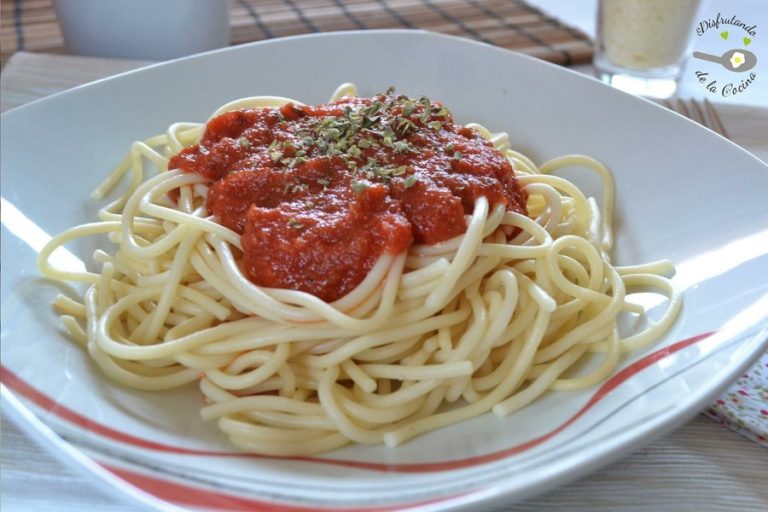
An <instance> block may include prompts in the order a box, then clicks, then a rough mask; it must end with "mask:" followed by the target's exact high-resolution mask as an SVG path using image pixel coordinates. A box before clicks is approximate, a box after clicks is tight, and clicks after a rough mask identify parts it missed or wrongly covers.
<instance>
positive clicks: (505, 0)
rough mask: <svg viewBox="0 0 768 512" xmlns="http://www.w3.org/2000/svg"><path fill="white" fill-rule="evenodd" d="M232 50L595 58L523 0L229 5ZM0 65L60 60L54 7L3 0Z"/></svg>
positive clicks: (273, 0) (303, 0)
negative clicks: (420, 41)
mask: <svg viewBox="0 0 768 512" xmlns="http://www.w3.org/2000/svg"><path fill="white" fill-rule="evenodd" d="M229 1H230V6H231V8H230V23H231V26H232V32H231V33H232V35H231V40H232V44H240V43H245V42H249V41H259V40H263V39H270V38H273V37H283V36H290V35H296V34H307V33H312V32H327V31H335V30H360V29H377V28H418V29H425V30H431V31H434V32H442V33H446V34H452V35H457V36H462V37H468V38H471V39H476V40H478V41H483V42H485V43H490V44H493V45H497V46H501V47H504V48H509V49H511V50H516V51H519V52H522V53H526V54H528V55H532V56H534V57H538V58H540V59H544V60H547V61H550V62H554V63H557V64H562V65H566V66H567V65H571V64H581V63H585V62H588V61H589V60H590V59H591V58H592V45H591V42H590V40H589V38H588V37H587V36H585V35H584V34H583V33H581V32H579V31H578V30H576V29H574V28H572V27H569V26H567V25H564V24H562V23H560V22H559V21H557V20H555V19H554V18H551V17H549V16H547V15H546V14H544V13H542V12H541V11H539V10H538V9H536V8H534V7H531V6H530V5H528V4H526V3H525V2H524V1H523V0H229ZM0 5H1V6H2V9H1V10H0V59H1V60H2V63H3V64H4V63H5V61H6V60H7V59H8V58H9V57H10V56H11V55H12V54H13V53H14V52H16V51H19V50H24V51H32V52H45V53H65V52H66V49H65V48H64V42H63V40H62V36H61V31H60V30H59V25H58V21H57V19H56V12H55V11H54V8H53V0H1V1H0Z"/></svg>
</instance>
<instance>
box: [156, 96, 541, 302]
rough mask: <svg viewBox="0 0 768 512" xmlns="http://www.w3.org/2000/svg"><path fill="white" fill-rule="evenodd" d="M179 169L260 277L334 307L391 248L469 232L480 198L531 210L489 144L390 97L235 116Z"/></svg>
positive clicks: (222, 121) (443, 115) (435, 110)
mask: <svg viewBox="0 0 768 512" xmlns="http://www.w3.org/2000/svg"><path fill="white" fill-rule="evenodd" d="M169 168H170V169H182V170H183V171H185V172H193V173H198V174H200V175H202V176H204V177H205V178H207V179H208V180H210V189H209V192H208V198H207V203H208V209H209V211H210V212H211V213H212V214H213V215H216V216H217V217H218V219H219V221H220V222H221V224H222V225H224V226H226V227H228V228H230V229H232V230H234V231H236V232H238V233H239V234H241V235H242V245H243V252H244V255H243V270H244V271H245V273H246V274H247V276H248V278H249V279H250V280H252V281H253V282H254V283H256V284H258V285H262V286H268V287H275V288H287V289H292V290H301V291H305V292H308V293H311V294H313V295H315V296H317V297H319V298H321V299H323V300H325V301H329V302H330V301H334V300H336V299H338V298H340V297H342V296H344V295H345V294H346V293H348V292H350V291H351V290H352V289H354V288H355V286H357V285H358V284H359V283H360V282H361V281H362V280H363V279H364V278H365V276H366V274H367V273H368V272H369V271H370V269H371V268H372V267H373V265H374V263H375V262H376V260H377V259H378V258H379V257H380V256H381V255H383V254H384V253H387V252H388V253H391V254H398V253H401V252H403V251H405V250H407V249H408V247H409V246H410V245H411V244H412V243H419V244H435V243H438V242H442V241H445V240H448V239H450V238H453V237H455V236H457V235H460V234H462V233H463V232H464V231H465V229H466V222H465V220H464V215H465V214H471V213H472V210H473V208H474V204H475V201H476V200H477V198H478V197H481V196H484V197H486V198H487V199H488V201H489V203H490V204H491V206H494V205H497V204H504V205H506V208H507V210H510V211H516V212H520V213H523V214H525V213H526V210H525V200H526V197H525V193H524V191H523V190H522V189H521V188H520V186H519V184H518V182H517V180H516V178H515V175H514V172H513V170H512V166H511V165H510V164H509V162H508V161H507V159H506V158H505V157H504V156H503V155H502V154H501V153H500V152H499V151H497V150H496V149H494V148H493V146H492V145H491V143H490V142H488V141H486V140H485V139H483V138H482V137H481V136H480V134H479V133H478V132H477V131H475V130H473V129H470V128H466V127H463V126H461V125H458V124H455V123H454V122H453V118H452V116H451V114H450V112H449V111H448V110H447V109H446V108H445V107H443V106H442V105H440V104H439V103H433V102H431V101H430V100H429V99H427V98H424V97H422V98H419V99H410V98H407V97H405V96H395V95H394V93H392V92H391V91H387V93H385V94H381V95H379V96H375V97H373V98H343V99H341V100H339V101H337V102H334V103H329V104H322V105H316V106H308V105H297V104H293V103H290V104H287V105H284V106H282V107H280V108H260V109H244V110H238V111H232V112H226V113H224V114H221V115H219V116H217V117H216V118H214V119H212V120H211V121H210V122H209V123H208V125H207V127H206V129H205V132H204V134H203V136H202V138H201V140H200V142H199V144H196V145H194V146H190V147H188V148H186V149H184V150H182V151H181V152H180V153H178V154H177V155H175V156H173V157H172V158H171V161H170V164H169Z"/></svg>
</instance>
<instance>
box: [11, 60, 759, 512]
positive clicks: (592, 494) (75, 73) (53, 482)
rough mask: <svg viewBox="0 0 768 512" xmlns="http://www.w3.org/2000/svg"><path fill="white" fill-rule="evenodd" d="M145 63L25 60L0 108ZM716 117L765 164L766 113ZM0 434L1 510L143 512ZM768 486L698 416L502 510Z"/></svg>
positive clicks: (684, 499) (713, 501)
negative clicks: (593, 470)
mask: <svg viewBox="0 0 768 512" xmlns="http://www.w3.org/2000/svg"><path fill="white" fill-rule="evenodd" d="M143 64H145V62H141V61H121V60H112V59H93V58H85V57H72V56H62V55H55V56H54V55H44V54H30V53H24V52H19V53H16V54H15V55H14V56H13V57H11V59H10V60H9V62H8V63H7V65H6V67H5V68H4V69H3V72H2V76H1V77H0V93H1V94H0V98H1V102H2V104H1V107H2V110H3V111H5V110H7V109H9V108H12V107H14V106H17V105H21V104H23V103H26V102H28V101H32V100H34V99H37V98H40V97H44V96H47V95H50V94H53V93H55V92H58V91H60V90H64V89H68V88H70V87H73V86H76V85H79V84H81V83H85V82H88V81H91V80H95V79H98V78H101V77H105V76H109V75H113V74H116V73H119V72H123V71H126V70H129V69H134V68H136V67H139V66H141V65H143ZM582 70H583V71H589V68H582ZM717 110H718V113H719V115H720V117H721V118H722V121H723V123H724V125H725V127H726V129H727V130H728V133H729V134H730V136H731V139H732V140H733V141H734V142H736V143H737V144H740V145H742V146H743V147H745V148H747V149H748V150H750V151H751V152H752V153H754V154H755V155H756V156H758V157H759V158H761V159H763V160H764V161H768V137H765V128H766V125H768V123H767V121H768V109H764V108H755V107H749V106H733V105H724V104H718V105H717ZM3 149H5V150H7V149H8V148H3ZM2 426H3V429H2V473H1V474H2V498H1V499H2V501H1V502H0V503H1V504H2V509H3V510H7V511H25V512H26V511H37V510H56V511H70V510H71V511H75V510H78V511H80V510H103V511H128V510H136V505H135V504H134V503H133V502H129V501H127V500H126V499H125V498H122V497H120V496H116V495H114V494H113V493H112V492H111V491H110V490H109V489H105V488H104V486H103V484H99V483H98V482H95V481H94V480H92V479H90V478H88V477H87V476H86V475H84V474H82V473H81V472H80V471H79V470H75V469H72V468H70V467H68V466H66V465H64V464H62V463H61V462H59V460H58V459H56V458H55V457H53V456H52V455H51V454H50V453H49V452H48V451H47V450H46V449H45V448H43V447H41V446H39V445H38V444H37V442H36V441H34V440H33V439H32V438H30V437H29V436H28V435H27V434H25V433H24V432H23V429H24V427H23V426H19V425H17V424H15V423H14V422H12V421H6V422H4V424H3V425H2ZM767 479H768V451H766V450H765V449H764V448H762V447H760V446H759V445H757V444H756V443H754V442H752V441H749V440H747V439H746V438H744V437H741V436H740V435H738V434H736V433H734V432H732V431H730V430H728V429H726V428H724V427H722V426H720V425H718V424H717V423H715V422H714V421H712V420H710V419H708V418H705V417H703V416H697V417H696V418H694V419H693V420H692V421H691V422H690V423H688V424H687V425H685V426H683V427H682V428H680V429H679V430H677V431H676V432H674V433H672V434H670V435H668V436H666V437H664V438H662V439H659V440H657V441H656V442H654V443H653V444H651V445H650V446H648V447H646V448H644V449H642V450H640V451H638V452H636V453H633V454H631V455H629V456H627V457H626V458H624V459H623V460H621V461H619V462H617V463H615V464H613V465H611V466H609V467H607V468H605V469H603V470H601V471H598V472H597V473H593V474H590V475H585V476H584V478H582V479H580V480H578V481H576V482H573V483H571V484H570V485H567V486H565V487H562V488H560V489H558V490H555V491H552V492H549V493H547V494H546V495H543V496H540V497H537V498H535V499H531V500H528V501H525V502H522V503H517V504H510V505H507V506H505V507H503V508H502V509H501V510H505V511H506V510H508V511H512V510H627V511H628V510H649V509H653V510H656V509H658V510H707V511H708V510H739V511H741V510H755V511H758V510H761V511H762V510H768V485H766V481H767Z"/></svg>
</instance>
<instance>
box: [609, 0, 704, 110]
mask: <svg viewBox="0 0 768 512" xmlns="http://www.w3.org/2000/svg"><path fill="white" fill-rule="evenodd" d="M698 7H699V0H600V2H599V6H598V14H597V47H596V49H595V56H594V65H595V68H596V72H597V76H598V77H599V78H600V79H601V80H602V81H604V82H607V83H609V84H611V85H613V86H614V87H616V88H618V89H621V90H624V91H626V92H629V93H632V94H638V95H641V96H648V97H652V98H668V97H670V96H672V95H673V94H674V93H675V91H676V90H677V81H678V78H679V77H680V71H681V70H682V67H683V64H684V63H685V60H686V57H687V56H688V54H689V53H690V50H691V47H690V46H691V40H692V35H693V27H694V20H695V16H696V13H697V11H698Z"/></svg>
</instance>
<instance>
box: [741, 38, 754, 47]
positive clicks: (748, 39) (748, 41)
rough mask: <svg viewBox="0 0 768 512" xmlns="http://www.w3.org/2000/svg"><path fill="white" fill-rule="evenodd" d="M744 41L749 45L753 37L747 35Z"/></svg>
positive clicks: (745, 44)
mask: <svg viewBox="0 0 768 512" xmlns="http://www.w3.org/2000/svg"><path fill="white" fill-rule="evenodd" d="M742 41H744V46H749V43H751V42H752V38H750V37H745V38H744V39H742Z"/></svg>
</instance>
